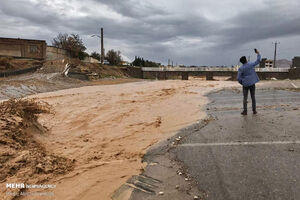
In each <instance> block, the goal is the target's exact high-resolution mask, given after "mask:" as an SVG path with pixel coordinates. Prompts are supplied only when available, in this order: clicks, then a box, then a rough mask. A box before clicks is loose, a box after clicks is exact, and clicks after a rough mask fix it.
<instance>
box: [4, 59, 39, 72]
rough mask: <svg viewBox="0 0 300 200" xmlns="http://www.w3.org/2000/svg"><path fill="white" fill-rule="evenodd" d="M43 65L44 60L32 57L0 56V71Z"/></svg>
mask: <svg viewBox="0 0 300 200" xmlns="http://www.w3.org/2000/svg"><path fill="white" fill-rule="evenodd" d="M38 65H42V61H38V60H32V59H14V58H12V57H0V71H12V70H18V69H25V68H30V67H35V66H38Z"/></svg>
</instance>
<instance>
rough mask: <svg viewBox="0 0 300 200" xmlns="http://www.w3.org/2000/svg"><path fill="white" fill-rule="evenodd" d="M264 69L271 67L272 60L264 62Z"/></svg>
mask: <svg viewBox="0 0 300 200" xmlns="http://www.w3.org/2000/svg"><path fill="white" fill-rule="evenodd" d="M265 67H266V68H268V67H273V60H266V63H265Z"/></svg>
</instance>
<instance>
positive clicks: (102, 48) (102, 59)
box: [101, 28, 104, 65]
mask: <svg viewBox="0 0 300 200" xmlns="http://www.w3.org/2000/svg"><path fill="white" fill-rule="evenodd" d="M103 63H104V42H103V28H101V64H102V65H103Z"/></svg>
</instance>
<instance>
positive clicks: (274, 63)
mask: <svg viewBox="0 0 300 200" xmlns="http://www.w3.org/2000/svg"><path fill="white" fill-rule="evenodd" d="M277 44H280V43H279V42H277V41H276V42H275V50H274V62H273V68H275V67H276V54H277Z"/></svg>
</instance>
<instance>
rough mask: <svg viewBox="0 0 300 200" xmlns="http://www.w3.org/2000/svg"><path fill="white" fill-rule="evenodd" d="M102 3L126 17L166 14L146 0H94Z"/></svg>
mask: <svg viewBox="0 0 300 200" xmlns="http://www.w3.org/2000/svg"><path fill="white" fill-rule="evenodd" d="M94 1H95V2H98V3H102V4H105V5H107V6H108V7H110V8H111V9H113V10H115V11H116V12H118V13H120V14H121V15H123V16H126V17H132V18H141V17H142V18H143V17H149V16H154V15H166V14H167V13H166V12H165V11H164V10H163V9H162V8H157V7H155V6H153V5H152V4H150V3H149V2H147V1H136V0H126V1H124V0H114V1H110V0H94Z"/></svg>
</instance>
